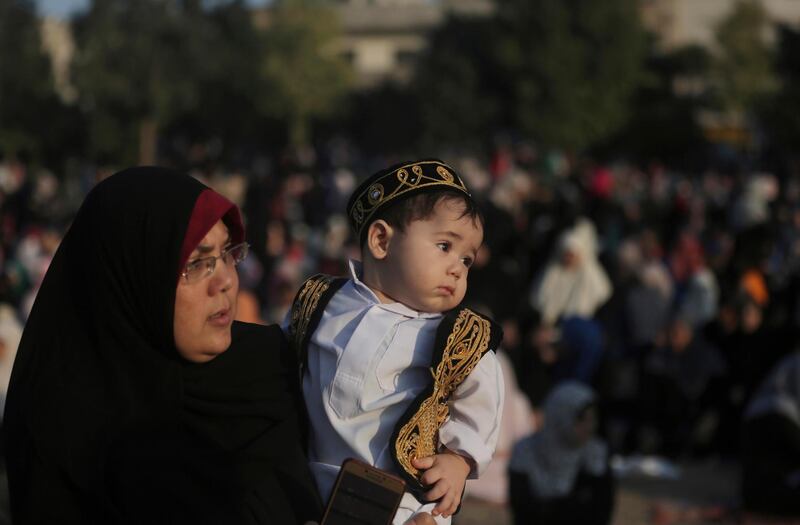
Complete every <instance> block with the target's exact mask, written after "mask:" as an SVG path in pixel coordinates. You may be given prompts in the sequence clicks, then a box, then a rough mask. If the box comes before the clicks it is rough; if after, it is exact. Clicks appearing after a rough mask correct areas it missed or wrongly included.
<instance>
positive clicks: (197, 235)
mask: <svg viewBox="0 0 800 525" xmlns="http://www.w3.org/2000/svg"><path fill="white" fill-rule="evenodd" d="M220 219H222V222H224V223H225V226H227V227H228V231H229V232H230V236H231V242H232V243H233V244H239V243H240V242H242V241H244V226H243V225H242V217H241V215H240V214H239V208H237V207H236V205H235V204H233V203H232V202H231V201H229V200H228V199H226V198H225V197H223V196H222V195H220V194H219V193H217V192H215V191H213V190H211V189H206V190H203V192H202V193H201V194H200V196H199V197H198V198H197V201H195V203H194V209H193V210H192V216H191V218H190V219H189V226H188V227H187V228H186V236H185V237H184V238H183V245H182V246H181V258H180V260H179V261H178V276H179V277H180V272H181V271H182V270H183V266H184V265H185V264H186V261H188V260H189V256H190V255H191V254H192V252H193V251H194V249H195V248H197V245H198V244H200V241H202V240H203V237H205V236H206V234H207V233H208V232H209V230H211V228H213V227H214V225H215V224H216V223H217V221H218V220H220Z"/></svg>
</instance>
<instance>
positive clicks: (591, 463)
mask: <svg viewBox="0 0 800 525" xmlns="http://www.w3.org/2000/svg"><path fill="white" fill-rule="evenodd" d="M594 401H595V395H594V392H593V391H592V390H591V389H590V388H589V387H587V386H585V385H584V384H582V383H578V382H577V381H565V382H563V383H560V384H558V385H557V386H556V387H555V388H554V389H553V391H552V392H550V395H549V396H548V397H547V400H546V401H545V404H544V425H543V426H542V429H541V430H540V431H539V432H537V433H535V434H533V435H531V436H528V437H527V438H525V439H523V440H521V441H520V442H519V443H517V445H516V446H515V447H514V451H513V453H512V454H511V461H510V462H509V466H508V468H509V470H511V471H513V472H519V473H522V474H526V475H527V477H528V481H529V483H530V486H531V488H532V490H533V491H534V492H535V494H536V495H537V496H538V497H540V498H556V497H560V496H565V495H567V494H569V492H570V491H571V490H572V488H573V486H574V485H575V480H576V478H577V476H578V472H579V471H580V470H581V468H583V469H584V470H586V471H587V472H589V473H590V474H592V475H595V476H601V475H603V474H604V473H605V471H606V468H607V459H608V448H607V446H606V444H605V443H604V442H603V441H601V440H599V439H596V438H592V439H590V440H589V441H588V442H586V443H585V444H583V445H578V446H576V445H575V441H576V436H575V422H576V420H577V418H578V416H579V415H580V414H581V412H582V411H583V410H584V409H585V408H586V407H587V406H589V405H591V404H592V403H594Z"/></svg>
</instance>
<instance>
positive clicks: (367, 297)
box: [349, 259, 443, 319]
mask: <svg viewBox="0 0 800 525" xmlns="http://www.w3.org/2000/svg"><path fill="white" fill-rule="evenodd" d="M349 266H350V278H351V279H352V280H353V288H354V290H355V291H356V293H357V294H358V295H360V296H361V297H362V298H363V299H364V301H366V302H368V303H370V304H372V305H374V306H376V307H378V308H381V309H383V310H387V311H389V312H393V313H395V314H398V315H402V316H404V317H408V318H410V319H418V318H419V319H436V318H439V317H442V315H443V314H441V313H438V312H434V313H431V312H418V311H416V310H414V309H412V308H409V307H408V306H406V305H404V304H403V303H382V302H381V301H380V299H378V296H377V295H375V292H373V291H372V289H371V288H370V287H369V286H367V285H366V284H364V283H363V282H362V281H361V279H360V277H361V276H362V275H363V269H362V266H361V263H360V262H359V261H356V260H354V259H350V261H349Z"/></svg>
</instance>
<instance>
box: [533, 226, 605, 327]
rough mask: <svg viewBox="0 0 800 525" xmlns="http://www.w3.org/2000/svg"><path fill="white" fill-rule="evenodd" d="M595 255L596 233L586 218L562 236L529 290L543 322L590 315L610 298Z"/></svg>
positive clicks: (596, 250) (596, 249)
mask: <svg viewBox="0 0 800 525" xmlns="http://www.w3.org/2000/svg"><path fill="white" fill-rule="evenodd" d="M597 254H598V246H597V233H596V231H595V229H594V225H593V224H592V223H591V222H590V221H589V220H588V219H581V220H579V221H578V222H577V224H576V225H575V226H574V227H573V228H571V229H569V230H567V231H566V232H564V233H563V234H562V235H561V237H560V238H559V241H558V248H557V253H556V254H555V256H554V257H553V258H552V259H551V260H550V262H549V263H548V264H547V267H546V268H545V270H544V272H543V274H542V275H541V277H540V278H539V281H538V283H537V284H536V285H534V287H533V288H532V289H531V295H530V302H531V306H533V307H534V308H535V309H536V310H538V311H539V312H540V313H541V315H542V321H543V322H545V323H547V324H550V325H554V324H555V323H556V322H557V321H558V320H559V319H560V318H562V317H568V316H579V317H587V318H588V317H592V316H593V315H594V314H595V312H597V309H598V308H600V306H602V305H603V303H605V302H606V301H607V300H608V299H609V298H610V297H611V293H612V287H611V281H609V279H608V276H607V275H606V272H605V270H604V269H603V267H602V266H601V264H600V262H599V261H598V259H597Z"/></svg>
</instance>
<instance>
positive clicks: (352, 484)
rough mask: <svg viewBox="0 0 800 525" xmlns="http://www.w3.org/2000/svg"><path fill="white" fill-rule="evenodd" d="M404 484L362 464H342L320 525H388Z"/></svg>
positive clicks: (351, 462)
mask: <svg viewBox="0 0 800 525" xmlns="http://www.w3.org/2000/svg"><path fill="white" fill-rule="evenodd" d="M404 489H405V483H404V482H403V481H402V480H401V479H400V478H398V477H396V476H394V475H392V474H389V473H387V472H383V471H381V470H379V469H377V468H374V467H372V466H370V465H367V464H366V463H362V462H360V461H356V460H353V459H348V460H345V462H344V463H343V464H342V469H341V470H340V472H339V477H338V478H337V480H336V485H335V486H334V489H333V494H332V495H331V499H330V501H329V502H328V507H327V509H326V510H325V516H324V518H323V519H322V525H347V524H363V525H388V524H390V523H391V522H392V518H394V514H395V512H397V507H398V505H399V504H400V500H401V499H402V497H403V492H404Z"/></svg>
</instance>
